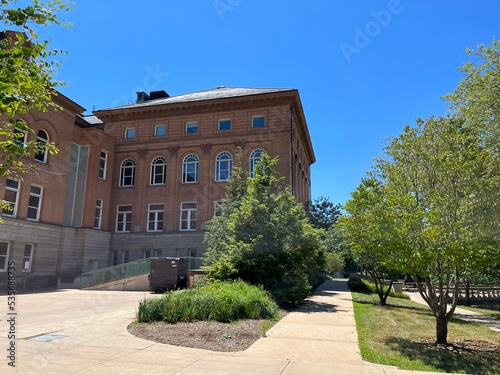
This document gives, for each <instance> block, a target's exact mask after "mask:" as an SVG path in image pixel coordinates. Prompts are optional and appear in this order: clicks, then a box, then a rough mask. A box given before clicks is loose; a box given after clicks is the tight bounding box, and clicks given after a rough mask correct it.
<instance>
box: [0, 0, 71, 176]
mask: <svg viewBox="0 0 500 375" xmlns="http://www.w3.org/2000/svg"><path fill="white" fill-rule="evenodd" d="M15 2H16V1H14V0H2V3H1V8H0V22H2V23H3V25H4V28H3V32H1V33H0V77H2V78H1V81H0V177H1V176H6V175H7V176H14V177H19V176H21V175H23V174H26V173H27V172H28V171H29V170H32V169H34V165H33V164H27V163H26V162H25V161H24V159H25V157H26V156H28V155H30V154H33V153H39V152H44V150H45V149H48V150H49V152H51V153H55V152H57V149H56V147H55V146H54V144H52V143H48V144H45V143H38V142H36V141H30V142H24V134H25V133H32V132H33V131H32V129H31V128H30V127H29V126H28V125H27V124H25V123H24V122H23V121H20V120H19V118H18V116H19V115H21V114H24V113H28V112H30V111H42V112H43V111H47V110H48V108H51V107H52V108H56V107H57V106H56V105H55V104H54V103H53V101H52V98H53V96H54V95H56V92H55V91H54V88H56V87H58V86H60V85H61V84H62V83H61V82H59V81H57V80H56V79H55V73H56V68H57V67H58V65H59V63H58V62H57V61H51V59H52V58H54V57H55V56H57V55H61V54H62V51H59V50H54V49H49V43H50V41H49V40H43V41H42V40H40V39H39V37H38V36H37V34H36V33H35V29H34V26H35V25H36V27H41V26H49V25H51V24H55V25H62V24H63V23H64V22H63V21H60V20H59V19H58V15H59V13H60V12H62V11H67V10H69V9H70V6H69V5H68V3H66V2H62V1H60V0H51V1H45V2H43V1H40V0H32V1H30V2H29V5H26V6H25V7H24V8H15V7H13V4H14V3H15ZM9 5H11V7H10V8H9Z"/></svg>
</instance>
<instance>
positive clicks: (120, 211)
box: [116, 206, 132, 233]
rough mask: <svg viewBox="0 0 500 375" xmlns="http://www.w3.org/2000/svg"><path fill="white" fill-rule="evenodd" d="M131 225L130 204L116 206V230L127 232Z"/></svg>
mask: <svg viewBox="0 0 500 375" xmlns="http://www.w3.org/2000/svg"><path fill="white" fill-rule="evenodd" d="M131 226H132V206H118V208H117V213H116V231H117V232H122V233H127V232H130V228H131Z"/></svg>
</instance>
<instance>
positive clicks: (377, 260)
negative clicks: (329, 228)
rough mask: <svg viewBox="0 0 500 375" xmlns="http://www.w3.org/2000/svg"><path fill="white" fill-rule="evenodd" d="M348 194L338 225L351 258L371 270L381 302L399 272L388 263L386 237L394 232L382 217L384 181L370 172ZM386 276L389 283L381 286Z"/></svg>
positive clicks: (389, 251)
mask: <svg viewBox="0 0 500 375" xmlns="http://www.w3.org/2000/svg"><path fill="white" fill-rule="evenodd" d="M351 195H352V199H350V200H349V201H347V202H346V204H345V209H346V211H347V213H348V215H347V216H342V217H341V218H340V220H339V222H338V225H337V226H338V227H339V229H340V230H342V233H343V237H344V238H345V240H344V241H347V242H348V243H349V249H350V251H351V256H352V258H353V260H354V261H355V262H356V263H357V264H359V265H362V266H363V267H364V268H365V270H366V271H367V272H368V273H369V274H370V277H371V278H372V280H373V281H374V283H375V292H376V293H377V295H378V297H379V300H380V304H381V305H383V306H384V305H386V304H387V297H388V296H389V292H390V290H391V287H392V283H393V280H394V277H396V276H397V275H398V272H397V271H394V270H393V269H391V267H390V264H391V260H392V254H393V251H394V250H393V249H392V248H391V244H390V243H388V241H387V239H388V238H392V237H394V233H393V232H392V228H391V227H390V226H389V225H388V221H387V220H384V219H385V217H384V216H385V212H384V206H383V204H384V203H385V199H386V198H385V197H384V185H383V183H382V182H381V181H379V180H377V179H376V178H375V177H374V176H373V175H370V174H369V176H368V178H365V179H363V180H362V181H361V183H360V185H359V186H358V187H357V189H356V190H355V191H354V192H352V193H351ZM389 222H390V221H389ZM386 279H388V280H389V285H388V287H387V288H385V289H384V286H385V280H386Z"/></svg>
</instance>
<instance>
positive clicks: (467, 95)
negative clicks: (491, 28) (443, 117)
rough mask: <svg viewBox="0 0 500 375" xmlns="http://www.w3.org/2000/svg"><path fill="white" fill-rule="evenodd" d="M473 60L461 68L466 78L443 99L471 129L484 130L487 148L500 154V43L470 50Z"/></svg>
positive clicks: (495, 42) (496, 41)
mask: <svg viewBox="0 0 500 375" xmlns="http://www.w3.org/2000/svg"><path fill="white" fill-rule="evenodd" d="M466 54H467V55H468V56H473V57H474V60H475V61H474V62H467V63H465V64H464V65H462V67H461V68H460V69H459V70H460V71H461V72H462V73H463V74H464V77H463V78H462V80H461V81H460V84H459V85H458V86H457V88H456V89H455V90H454V92H453V93H451V94H448V95H446V96H445V97H444V99H445V100H446V101H448V102H450V105H451V106H450V108H451V109H452V110H453V112H454V113H455V114H456V115H458V116H460V117H461V118H462V119H463V120H464V121H465V122H466V123H467V124H468V125H469V126H473V127H477V128H480V129H481V135H482V137H483V139H484V140H485V145H487V146H488V147H491V148H492V149H494V150H495V152H496V153H497V154H498V153H500V40H498V39H497V40H495V39H494V40H493V42H492V44H491V45H490V46H486V45H483V44H481V45H479V46H478V47H477V48H476V49H475V50H473V49H470V48H467V49H466Z"/></svg>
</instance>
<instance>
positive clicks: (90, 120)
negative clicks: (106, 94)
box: [76, 114, 104, 128]
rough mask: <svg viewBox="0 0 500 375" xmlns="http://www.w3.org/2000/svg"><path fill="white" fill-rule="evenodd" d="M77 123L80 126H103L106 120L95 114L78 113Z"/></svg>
mask: <svg viewBox="0 0 500 375" xmlns="http://www.w3.org/2000/svg"><path fill="white" fill-rule="evenodd" d="M76 124H77V125H78V126H80V127H84V128H90V127H101V126H102V125H103V124H104V122H102V120H101V119H100V118H99V117H97V116H94V115H81V114H77V115H76Z"/></svg>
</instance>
